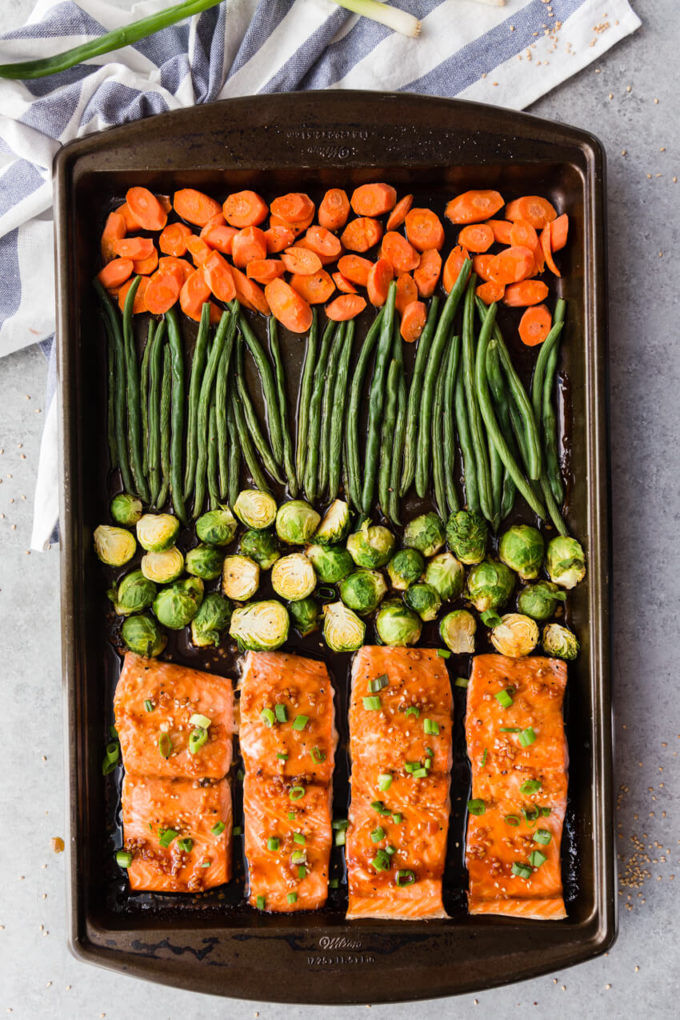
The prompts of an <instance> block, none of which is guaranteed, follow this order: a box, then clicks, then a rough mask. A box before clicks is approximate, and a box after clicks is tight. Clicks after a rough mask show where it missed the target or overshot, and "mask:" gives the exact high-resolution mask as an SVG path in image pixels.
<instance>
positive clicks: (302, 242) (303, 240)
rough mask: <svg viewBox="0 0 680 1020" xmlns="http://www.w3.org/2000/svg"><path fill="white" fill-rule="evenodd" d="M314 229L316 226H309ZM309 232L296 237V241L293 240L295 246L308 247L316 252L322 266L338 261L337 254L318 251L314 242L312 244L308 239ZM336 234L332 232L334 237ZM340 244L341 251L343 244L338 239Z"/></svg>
mask: <svg viewBox="0 0 680 1020" xmlns="http://www.w3.org/2000/svg"><path fill="white" fill-rule="evenodd" d="M313 229H314V227H310V228H309V230H313ZM309 230H308V231H307V234H308V233H309ZM307 234H305V235H304V236H303V237H298V238H296V239H295V241H294V242H293V247H295V248H306V249H307V251H311V252H314V254H315V255H317V256H318V258H319V261H320V262H321V265H322V266H329V265H330V264H331V263H332V262H335V261H336V259H337V256H335V255H322V254H321V252H318V251H317V250H316V247H315V245H314V242H312V244H310V243H309V241H308V240H307ZM334 236H335V235H334V234H331V237H334ZM336 240H337V238H336ZM338 245H339V246H340V251H342V245H341V244H340V242H339V241H338Z"/></svg>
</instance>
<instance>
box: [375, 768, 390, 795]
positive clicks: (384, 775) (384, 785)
mask: <svg viewBox="0 0 680 1020" xmlns="http://www.w3.org/2000/svg"><path fill="white" fill-rule="evenodd" d="M391 785H392V774H391V773H390V772H381V773H380V775H379V776H378V789H379V790H382V791H383V792H384V791H385V790H389V788H390V786H391Z"/></svg>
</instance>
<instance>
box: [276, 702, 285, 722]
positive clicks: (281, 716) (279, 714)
mask: <svg viewBox="0 0 680 1020" xmlns="http://www.w3.org/2000/svg"><path fill="white" fill-rule="evenodd" d="M274 715H275V716H276V721H277V722H288V712H287V711H286V706H285V705H280V704H279V705H274Z"/></svg>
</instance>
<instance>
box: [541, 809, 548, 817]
mask: <svg viewBox="0 0 680 1020" xmlns="http://www.w3.org/2000/svg"><path fill="white" fill-rule="evenodd" d="M541 814H542V815H543V817H544V818H547V817H548V815H549V814H550V808H549V807H542V808H541Z"/></svg>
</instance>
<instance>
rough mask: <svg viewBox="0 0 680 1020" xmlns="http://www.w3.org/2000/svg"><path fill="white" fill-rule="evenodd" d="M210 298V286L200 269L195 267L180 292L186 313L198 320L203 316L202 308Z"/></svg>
mask: <svg viewBox="0 0 680 1020" xmlns="http://www.w3.org/2000/svg"><path fill="white" fill-rule="evenodd" d="M209 298H210V287H209V286H208V284H207V281H206V279H205V276H204V275H203V273H202V271H201V270H200V269H195V270H194V271H193V273H192V274H191V276H189V277H187V279H186V280H185V281H184V283H183V285H182V288H181V290H180V292H179V303H180V305H181V307H182V311H183V312H184V314H185V315H188V316H189V318H190V319H194V320H195V321H196V322H198V321H199V319H200V318H201V310H202V308H203V305H204V304H205V302H206V301H208V299H209Z"/></svg>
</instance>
